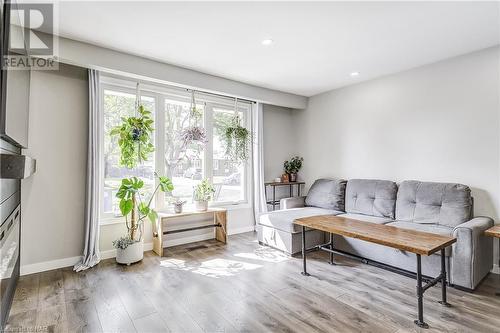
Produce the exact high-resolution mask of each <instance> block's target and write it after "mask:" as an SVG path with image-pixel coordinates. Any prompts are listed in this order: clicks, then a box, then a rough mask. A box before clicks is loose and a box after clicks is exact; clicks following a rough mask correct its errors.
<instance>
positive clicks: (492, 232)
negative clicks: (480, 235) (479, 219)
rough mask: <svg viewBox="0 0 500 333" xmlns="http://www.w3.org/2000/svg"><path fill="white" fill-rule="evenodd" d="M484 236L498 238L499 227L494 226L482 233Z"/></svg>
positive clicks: (499, 234)
mask: <svg viewBox="0 0 500 333" xmlns="http://www.w3.org/2000/svg"><path fill="white" fill-rule="evenodd" d="M484 234H485V235H486V236H490V237H496V238H500V225H494V226H493V227H491V228H489V229H488V230H486V231H485V232H484Z"/></svg>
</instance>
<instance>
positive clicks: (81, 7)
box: [59, 1, 500, 96]
mask: <svg viewBox="0 0 500 333" xmlns="http://www.w3.org/2000/svg"><path fill="white" fill-rule="evenodd" d="M59 17H60V19H59V34H60V35H61V36H63V37H68V38H72V39H75V40H79V41H84V42H88V43H92V44H95V45H99V46H105V47H108V48H111V49H115V50H119V51H123V52H127V53H131V54H135V55H140V56H143V57H147V58H151V59H155V60H159V61H162V62H166V63H170V64H174V65H178V66H182V67H187V68H190V69H195V70H198V71H201V72H205V73H209V74H214V75H217V76H221V77H225V78H229V79H233V80H238V81H241V82H246V83H250V84H254V85H257V86H261V87H266V88H271V89H276V90H281V91H285V92H290V93H295V94H299V95H303V96H311V95H315V94H318V93H320V92H324V91H327V90H330V89H334V88H338V87H342V86H346V85H349V84H353V83H356V82H360V81H363V80H368V79H371V78H375V77H379V76H383V75H387V74H391V73H395V72H399V71H402V70H406V69H409V68H413V67H417V66H420V65H424V64H428V63H432V62H435V61H438V60H441V59H445V58H449V57H453V56H456V55H460V54H464V53H468V52H472V51H475V50H479V49H483V48H487V47H490V46H493V45H497V44H499V40H500V37H499V35H500V23H499V3H497V2H489V3H488V2H482V3H481V2H328V3H327V2H321V3H305V2H292V3H290V2H274V3H271V2H258V3H256V2H254V3H249V2H246V3H244V2H219V3H209V2H203V3H193V2H188V3H186V2H184V3H180V2H144V1H141V2H139V1H134V2H116V1H115V2H62V3H60V6H59ZM265 38H272V39H273V40H274V41H275V43H274V44H273V45H271V46H268V47H265V46H262V45H261V41H262V40H263V39H265ZM354 71H357V72H360V73H361V74H360V75H359V76H358V77H357V78H351V77H350V75H349V74H350V73H351V72H354Z"/></svg>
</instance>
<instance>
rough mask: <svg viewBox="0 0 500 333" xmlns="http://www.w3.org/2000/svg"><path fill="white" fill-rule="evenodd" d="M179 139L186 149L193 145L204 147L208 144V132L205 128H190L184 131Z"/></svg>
mask: <svg viewBox="0 0 500 333" xmlns="http://www.w3.org/2000/svg"><path fill="white" fill-rule="evenodd" d="M179 137H180V140H182V142H183V146H184V147H187V146H188V145H189V144H193V143H194V144H197V145H198V146H204V145H205V144H206V143H207V142H208V139H207V132H206V131H205V129H204V128H203V127H199V126H190V127H188V128H186V129H184V130H183V131H182V132H181V134H180V135H179Z"/></svg>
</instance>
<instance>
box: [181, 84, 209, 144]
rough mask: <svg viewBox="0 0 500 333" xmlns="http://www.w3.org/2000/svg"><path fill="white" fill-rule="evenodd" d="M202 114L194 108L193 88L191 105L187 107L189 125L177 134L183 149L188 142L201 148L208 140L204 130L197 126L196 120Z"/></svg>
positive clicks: (198, 119) (199, 118)
mask: <svg viewBox="0 0 500 333" xmlns="http://www.w3.org/2000/svg"><path fill="white" fill-rule="evenodd" d="M202 116H203V113H202V112H201V111H200V110H198V109H197V108H196V101H195V99H194V90H193V91H191V105H190V107H189V117H188V122H189V126H188V127H187V128H185V129H184V130H182V132H181V133H180V135H179V139H180V140H181V142H182V147H183V149H186V148H187V147H188V146H189V145H190V144H195V145H196V146H197V147H198V148H202V147H203V146H204V145H205V144H206V143H207V142H208V139H207V132H206V130H205V129H204V128H203V127H201V126H198V122H199V121H200V120H201V117H202Z"/></svg>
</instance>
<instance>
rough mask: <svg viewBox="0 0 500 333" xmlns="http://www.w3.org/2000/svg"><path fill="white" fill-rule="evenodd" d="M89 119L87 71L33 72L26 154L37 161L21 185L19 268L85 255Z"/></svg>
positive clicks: (60, 68) (63, 66)
mask: <svg viewBox="0 0 500 333" xmlns="http://www.w3.org/2000/svg"><path fill="white" fill-rule="evenodd" d="M87 117H88V81H87V71H86V70H85V69H82V68H77V67H74V66H68V65H64V64H60V67H59V70H58V71H33V72H32V76H31V100H30V117H29V122H30V123H29V141H30V146H29V149H26V150H24V151H23V154H25V155H28V156H31V157H33V158H35V159H36V160H37V172H36V174H34V175H33V176H32V177H29V178H28V179H26V180H23V181H22V185H21V193H22V194H21V207H22V219H23V221H22V231H21V234H22V239H21V266H26V265H33V264H39V263H43V262H46V261H53V260H66V259H67V258H73V257H76V256H80V255H81V253H82V251H83V232H84V223H83V218H84V203H85V174H86V163H87V126H88V125H87V123H88V118H87ZM70 264H71V260H70V262H67V263H66V265H70Z"/></svg>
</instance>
